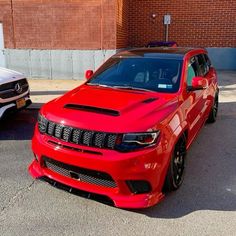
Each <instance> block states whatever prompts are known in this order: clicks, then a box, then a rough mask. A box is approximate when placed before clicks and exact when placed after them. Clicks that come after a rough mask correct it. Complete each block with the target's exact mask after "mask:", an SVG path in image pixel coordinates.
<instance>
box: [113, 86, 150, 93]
mask: <svg viewBox="0 0 236 236" xmlns="http://www.w3.org/2000/svg"><path fill="white" fill-rule="evenodd" d="M113 88H117V89H127V90H138V91H147V92H154V91H153V90H149V89H144V88H137V87H131V86H113Z"/></svg>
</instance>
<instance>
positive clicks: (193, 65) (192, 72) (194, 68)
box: [187, 57, 199, 86]
mask: <svg viewBox="0 0 236 236" xmlns="http://www.w3.org/2000/svg"><path fill="white" fill-rule="evenodd" d="M198 75H199V74H198V64H197V60H196V58H195V57H192V58H191V59H190V61H189V64H188V74H187V85H188V86H192V80H193V78H194V77H195V76H198Z"/></svg>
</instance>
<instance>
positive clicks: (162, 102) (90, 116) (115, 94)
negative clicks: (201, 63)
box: [41, 85, 178, 132]
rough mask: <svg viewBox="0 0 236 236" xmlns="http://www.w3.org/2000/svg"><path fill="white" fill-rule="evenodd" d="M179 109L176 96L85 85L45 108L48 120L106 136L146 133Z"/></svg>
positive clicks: (44, 111)
mask: <svg viewBox="0 0 236 236" xmlns="http://www.w3.org/2000/svg"><path fill="white" fill-rule="evenodd" d="M177 105H178V100H177V98H176V96H173V95H163V94H158V93H156V92H146V91H137V90H132V91H130V90H121V89H112V88H102V87H96V86H88V85H82V86H80V87H79V88H76V89H74V90H73V91H71V92H69V93H67V94H65V95H64V96H62V97H60V98H58V99H55V100H53V101H51V102H49V103H48V104H46V105H45V106H43V108H42V111H41V112H42V114H43V115H44V116H46V118H47V119H49V120H52V121H54V122H58V123H61V124H64V125H69V126H73V127H78V128H81V129H89V130H96V131H105V132H144V131H146V130H148V129H150V128H153V127H154V126H155V125H156V124H157V123H159V122H161V121H162V120H163V119H164V118H165V117H166V116H168V115H169V114H170V113H172V112H173V111H174V110H175V109H176V107H177Z"/></svg>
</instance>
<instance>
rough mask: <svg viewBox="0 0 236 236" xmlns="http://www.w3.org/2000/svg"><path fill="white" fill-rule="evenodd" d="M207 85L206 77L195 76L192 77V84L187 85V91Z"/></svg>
mask: <svg viewBox="0 0 236 236" xmlns="http://www.w3.org/2000/svg"><path fill="white" fill-rule="evenodd" d="M207 87H208V81H207V79H205V78H203V77H200V76H196V77H194V78H193V79H192V86H188V91H195V90H202V89H205V88H207Z"/></svg>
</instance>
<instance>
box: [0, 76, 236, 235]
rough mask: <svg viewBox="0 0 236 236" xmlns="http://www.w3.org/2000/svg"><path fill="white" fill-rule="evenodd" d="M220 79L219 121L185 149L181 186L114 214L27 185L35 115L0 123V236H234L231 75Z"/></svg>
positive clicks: (235, 149)
mask: <svg viewBox="0 0 236 236" xmlns="http://www.w3.org/2000/svg"><path fill="white" fill-rule="evenodd" d="M219 81H220V85H221V93H220V108H219V115H218V120H217V122H216V123H215V124H206V125H205V126H204V127H203V129H202V130H201V132H200V134H199V135H198V137H197V139H196V140H195V142H194V143H193V145H192V147H191V148H190V150H189V152H188V161H187V169H186V175H185V181H184V183H183V185H182V187H181V188H180V189H179V190H178V191H176V192H173V193H171V194H168V195H167V196H166V197H165V199H164V200H163V201H162V202H161V203H160V204H158V205H156V206H154V207H152V208H149V209H143V210H123V209H117V208H114V207H111V206H108V205H105V204H102V203H99V202H96V201H92V200H88V199H84V198H82V197H79V196H76V195H72V194H70V193H68V192H65V191H62V190H59V189H57V188H54V187H52V186H50V185H48V184H46V183H44V182H41V181H38V180H33V179H32V178H31V176H30V175H29V174H28V172H27V167H28V165H29V164H30V162H31V160H32V158H33V155H32V152H31V148H30V146H31V138H32V135H33V130H34V124H35V122H36V118H37V112H38V111H37V110H34V109H29V110H26V111H22V112H20V113H18V114H16V115H14V116H12V117H11V118H7V119H5V120H4V121H1V123H0V235H4V236H5V235H122V236H123V235H224V236H226V235H230V236H231V235H232V236H233V235H236V141H235V140H236V128H235V127H236V72H221V73H219Z"/></svg>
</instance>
